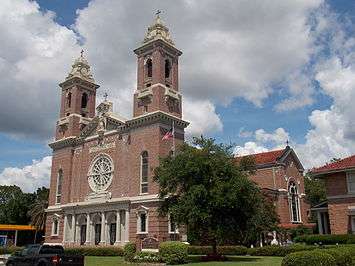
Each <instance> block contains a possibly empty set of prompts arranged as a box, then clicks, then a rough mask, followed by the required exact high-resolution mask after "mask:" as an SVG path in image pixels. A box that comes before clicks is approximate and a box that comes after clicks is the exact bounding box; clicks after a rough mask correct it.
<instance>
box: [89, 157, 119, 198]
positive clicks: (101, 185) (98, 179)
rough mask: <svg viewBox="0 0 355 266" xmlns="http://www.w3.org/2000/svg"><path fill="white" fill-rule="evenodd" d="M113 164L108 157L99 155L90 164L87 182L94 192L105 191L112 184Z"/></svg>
mask: <svg viewBox="0 0 355 266" xmlns="http://www.w3.org/2000/svg"><path fill="white" fill-rule="evenodd" d="M112 178H113V163H112V160H111V158H110V157H109V156H107V155H100V156H99V157H97V158H96V159H95V160H94V161H93V163H92V164H91V167H90V170H89V174H88V182H89V186H90V188H91V189H92V190H93V191H94V192H102V191H105V190H106V189H107V188H108V187H109V186H110V185H111V182H112Z"/></svg>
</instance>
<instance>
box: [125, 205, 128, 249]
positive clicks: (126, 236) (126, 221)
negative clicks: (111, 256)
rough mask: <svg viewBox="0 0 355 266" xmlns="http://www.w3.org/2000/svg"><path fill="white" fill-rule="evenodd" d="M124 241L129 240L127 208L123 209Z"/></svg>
mask: <svg viewBox="0 0 355 266" xmlns="http://www.w3.org/2000/svg"><path fill="white" fill-rule="evenodd" d="M125 242H129V210H126V211H125Z"/></svg>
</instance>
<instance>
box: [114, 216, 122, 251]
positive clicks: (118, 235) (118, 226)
mask: <svg viewBox="0 0 355 266" xmlns="http://www.w3.org/2000/svg"><path fill="white" fill-rule="evenodd" d="M120 242H121V213H120V210H118V211H116V241H115V245H118V244H119V243H120Z"/></svg>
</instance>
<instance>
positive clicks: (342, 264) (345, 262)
mask: <svg viewBox="0 0 355 266" xmlns="http://www.w3.org/2000/svg"><path fill="white" fill-rule="evenodd" d="M322 252H325V253H327V254H329V255H331V256H333V258H334V259H335V262H336V265H338V266H351V265H352V254H351V252H350V251H349V250H348V249H347V248H330V249H323V250H322Z"/></svg>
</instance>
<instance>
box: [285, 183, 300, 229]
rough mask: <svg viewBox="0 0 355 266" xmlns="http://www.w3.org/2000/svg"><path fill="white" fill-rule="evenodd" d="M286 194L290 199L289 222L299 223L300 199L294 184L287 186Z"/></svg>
mask: <svg viewBox="0 0 355 266" xmlns="http://www.w3.org/2000/svg"><path fill="white" fill-rule="evenodd" d="M288 194H289V199H290V211H291V222H300V221H301V215H300V199H299V194H298V189H297V186H296V184H295V182H290V184H289V186H288Z"/></svg>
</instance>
